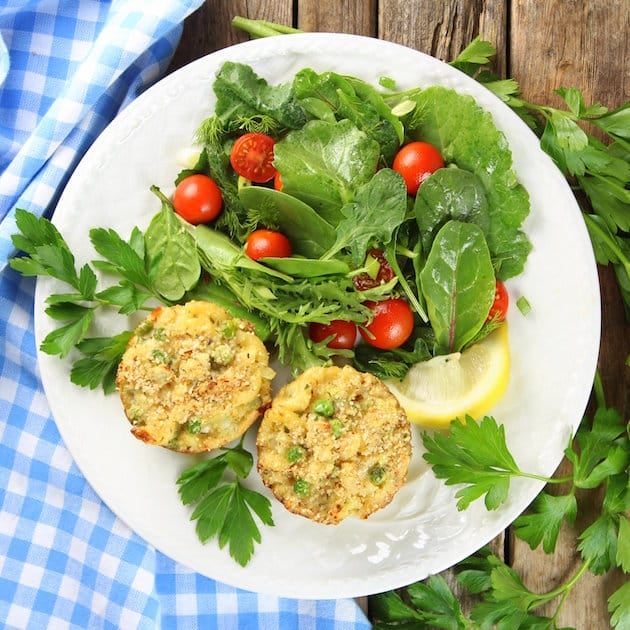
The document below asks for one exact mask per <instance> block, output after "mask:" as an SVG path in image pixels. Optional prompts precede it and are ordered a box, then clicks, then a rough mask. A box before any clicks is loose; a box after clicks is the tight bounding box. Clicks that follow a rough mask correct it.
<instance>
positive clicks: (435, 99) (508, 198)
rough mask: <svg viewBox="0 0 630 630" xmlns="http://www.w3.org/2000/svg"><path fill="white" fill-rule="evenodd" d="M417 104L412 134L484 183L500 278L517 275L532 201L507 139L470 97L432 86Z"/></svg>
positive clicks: (416, 97) (524, 251) (490, 243)
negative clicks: (526, 218)
mask: <svg viewBox="0 0 630 630" xmlns="http://www.w3.org/2000/svg"><path fill="white" fill-rule="evenodd" d="M410 98H411V97H410ZM413 99H414V100H415V101H416V109H415V112H414V114H413V116H412V120H411V121H410V122H409V124H408V128H407V132H408V134H409V135H410V136H411V137H413V138H418V139H422V140H425V141H427V142H430V143H431V144H434V145H435V146H437V147H438V148H439V149H440V151H441V152H442V155H443V156H444V160H445V161H446V162H447V163H454V164H456V165H457V166H459V167H460V168H462V169H465V170H467V171H471V172H472V173H474V174H475V175H477V177H478V178H479V179H480V180H481V182H482V184H483V187H484V188H485V191H486V196H487V199H488V210H489V214H490V228H489V230H488V237H487V240H488V247H489V248H490V252H491V254H492V259H493V260H494V261H495V266H496V271H497V276H498V277H499V278H501V279H503V280H505V279H507V278H511V277H513V276H516V275H518V274H519V273H521V271H523V267H524V265H525V260H526V259H527V256H528V254H529V252H530V251H531V243H530V242H529V240H528V239H527V237H526V235H525V234H524V233H523V232H522V231H521V229H520V227H521V225H522V223H523V221H524V219H525V217H526V216H527V215H528V214H529V196H528V194H527V191H526V190H525V188H524V187H523V186H522V185H521V184H519V183H518V181H517V179H516V173H515V172H514V170H513V166H512V154H511V152H510V149H509V147H508V144H507V140H506V139H505V136H504V135H503V133H502V132H501V131H500V130H499V129H497V127H496V126H495V125H494V122H493V120H492V116H491V115H490V114H489V113H488V112H486V111H484V110H483V109H482V108H481V107H479V105H477V103H475V101H474V99H473V98H472V97H471V96H466V95H462V94H458V93H457V92H456V91H455V90H452V89H449V88H445V87H442V86H431V87H428V88H426V89H422V90H419V91H418V92H417V93H416V94H415V95H413Z"/></svg>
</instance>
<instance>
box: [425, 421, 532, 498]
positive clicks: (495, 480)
mask: <svg viewBox="0 0 630 630" xmlns="http://www.w3.org/2000/svg"><path fill="white" fill-rule="evenodd" d="M422 442H423V444H424V447H425V448H426V450H427V452H426V453H424V455H423V457H424V459H425V460H426V461H427V462H428V463H429V464H431V466H432V468H433V473H434V474H435V476H436V477H437V478H438V479H445V480H446V484H447V485H456V484H462V485H463V487H462V488H460V489H459V490H458V491H457V493H456V494H455V496H456V497H457V498H458V499H459V500H458V502H457V508H458V509H459V510H465V509H466V508H467V507H468V506H469V505H470V504H471V503H472V502H473V501H474V500H476V499H478V498H480V497H481V496H484V495H485V499H484V502H485V505H486V508H488V509H489V510H494V509H496V508H498V507H499V506H500V505H501V504H502V503H504V502H505V500H506V499H507V495H508V491H509V488H510V477H512V476H514V475H521V476H522V475H523V474H524V473H522V472H521V470H520V469H519V467H518V466H517V464H516V462H515V461H514V458H513V457H512V455H511V454H510V452H509V450H508V448H507V444H506V442H505V429H504V428H503V426H502V425H500V424H497V422H496V420H495V419H494V418H491V417H489V416H486V417H484V418H483V419H482V420H481V421H480V422H477V421H475V420H474V418H471V417H470V416H467V417H466V419H465V421H464V422H462V421H461V420H459V419H457V420H454V421H453V422H451V425H450V427H449V430H448V433H447V434H442V433H435V434H434V435H433V436H430V435H429V434H428V433H426V432H425V433H423V434H422Z"/></svg>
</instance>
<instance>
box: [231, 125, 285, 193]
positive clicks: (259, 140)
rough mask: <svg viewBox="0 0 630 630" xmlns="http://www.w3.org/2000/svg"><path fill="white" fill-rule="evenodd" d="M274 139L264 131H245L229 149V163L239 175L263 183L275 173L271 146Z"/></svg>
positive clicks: (273, 143)
mask: <svg viewBox="0 0 630 630" xmlns="http://www.w3.org/2000/svg"><path fill="white" fill-rule="evenodd" d="M275 143H276V141H275V140H274V139H273V138H272V137H271V136H268V135H267V134H265V133H254V132H252V133H245V134H243V135H242V136H240V137H239V138H237V139H236V141H235V142H234V144H233V145H232V150H231V151H230V164H231V165H232V168H233V169H234V170H235V171H236V172H237V174H238V175H240V176H241V177H245V178H246V179H249V180H251V181H252V182H255V183H256V184H263V183H265V182H268V181H269V180H270V179H272V178H273V176H274V175H275V174H276V168H275V166H274V165H273V147H274V145H275Z"/></svg>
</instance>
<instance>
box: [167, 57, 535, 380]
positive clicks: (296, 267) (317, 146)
mask: <svg viewBox="0 0 630 630" xmlns="http://www.w3.org/2000/svg"><path fill="white" fill-rule="evenodd" d="M381 83H382V85H381V86H379V88H376V87H374V86H372V85H370V84H368V83H367V82H365V81H363V80H361V79H358V78H356V77H350V76H344V75H341V74H337V73H335V72H323V73H317V72H315V71H314V70H312V69H309V68H306V69H303V70H301V71H300V72H298V73H297V74H296V75H295V77H294V78H293V80H292V81H291V82H288V83H283V84H279V85H270V84H269V83H267V81H266V80H265V79H263V78H262V77H260V76H258V75H257V74H256V73H255V72H254V70H253V69H252V68H251V67H250V66H247V65H244V64H240V63H234V62H226V63H224V64H223V66H222V67H221V68H220V70H219V72H218V73H217V76H216V80H215V82H214V92H215V95H216V105H215V111H214V114H213V115H212V116H211V117H210V118H208V119H206V120H204V121H203V123H202V124H201V125H200V127H199V130H198V133H197V138H196V140H197V141H198V143H199V144H200V145H201V147H202V150H201V151H200V155H199V159H198V161H197V163H196V164H195V165H194V166H193V167H192V168H189V169H185V170H184V171H182V172H181V173H179V175H178V177H177V179H176V182H175V183H176V184H177V185H178V187H179V186H180V185H185V184H186V183H187V182H188V180H190V178H191V177H193V176H196V175H199V174H203V175H206V176H209V177H210V178H211V179H212V181H214V182H216V184H217V185H218V188H219V189H220V191H221V209H220V211H219V212H216V211H213V213H212V216H213V217H214V219H213V221H212V222H211V223H208V224H206V223H205V222H204V219H203V215H200V217H199V219H198V221H197V220H193V223H197V222H199V223H200V224H199V225H192V224H191V223H190V222H188V221H186V222H185V223H184V224H185V226H186V228H187V229H186V231H185V232H181V231H179V232H178V231H172V234H171V233H170V232H168V231H167V230H164V229H160V230H159V233H160V234H161V238H162V241H163V240H164V238H166V237H165V236H164V235H165V234H166V233H169V235H170V236H169V238H172V239H174V240H181V242H182V243H185V247H186V249H187V254H186V256H185V258H183V257H181V256H180V257H179V258H178V259H179V260H180V261H181V260H182V259H185V260H186V261H189V263H190V266H191V269H190V270H186V273H184V272H183V271H180V272H179V273H178V274H177V276H176V277H177V280H178V281H177V282H176V283H175V286H173V284H172V283H173V275H172V274H171V279H170V280H169V282H168V287H167V288H168V290H167V291H166V292H163V291H161V290H160V292H161V293H162V295H163V297H165V298H167V299H169V300H173V301H177V300H186V299H190V298H191V297H193V296H194V297H199V296H202V297H203V296H205V297H208V298H209V299H213V300H215V301H217V300H218V301H220V302H221V303H222V304H223V305H224V306H225V307H226V308H227V309H228V310H230V309H231V308H232V307H234V308H236V309H237V310H239V314H240V315H241V316H242V315H245V316H246V317H249V318H250V319H253V321H254V323H255V325H256V326H257V330H258V331H259V334H261V336H263V338H265V339H270V340H273V343H274V345H275V346H276V348H277V351H278V355H279V359H280V361H281V362H283V363H285V364H287V365H289V366H290V367H291V368H292V369H293V371H295V372H299V371H301V370H304V369H306V368H307V367H310V366H311V365H317V364H321V363H323V362H326V361H328V360H330V358H331V356H333V355H338V354H341V355H344V356H347V357H353V358H354V360H355V361H356V362H357V363H358V364H359V365H360V367H361V368H362V369H367V370H370V371H373V372H375V373H377V375H379V376H392V375H394V376H401V370H402V371H403V373H404V370H405V366H409V365H411V364H413V363H415V362H417V361H419V360H423V359H427V358H429V357H430V356H432V355H434V354H443V353H449V352H454V351H459V350H462V349H463V348H465V347H466V345H468V344H470V343H473V342H475V341H477V340H479V339H480V338H481V337H482V336H483V335H484V334H486V333H487V332H489V331H490V330H492V328H493V326H494V325H496V322H495V321H493V319H492V318H490V319H489V318H488V315H489V312H490V309H491V306H492V303H493V300H494V296H495V289H496V281H497V280H505V279H507V278H510V277H512V276H515V275H517V274H519V273H520V272H521V271H522V270H523V267H524V264H525V261H526V258H527V255H528V253H529V251H530V249H531V244H530V242H529V241H528V239H527V237H526V235H525V234H524V232H523V231H522V229H521V225H522V223H523V220H524V219H525V217H526V216H527V214H528V212H529V199H528V195H527V192H526V191H525V189H524V188H523V187H522V186H521V185H520V184H519V183H518V181H517V178H516V175H515V172H514V170H513V167H512V157H511V153H510V150H509V147H508V145H507V141H506V139H505V137H504V136H503V134H502V132H500V131H499V130H498V129H497V128H496V127H495V125H494V123H493V121H492V118H491V116H490V114H489V113H487V112H485V111H484V110H483V109H482V108H480V107H479V106H478V105H477V104H476V102H475V101H474V100H473V99H472V97H469V96H464V95H461V94H459V93H457V92H456V91H454V90H452V89H449V88H445V87H440V86H431V87H428V88H417V89H413V90H407V91H404V92H396V91H395V89H394V88H395V86H394V85H393V83H392V81H391V80H388V79H383V80H382V82H381ZM250 136H252V137H253V136H256V138H250ZM244 137H247V139H248V140H251V142H254V143H255V141H258V142H261V141H262V142H263V143H264V142H271V143H272V146H273V148H272V151H273V163H272V166H271V167H270V168H271V169H272V170H270V171H268V172H267V173H266V174H265V173H263V176H262V178H260V177H256V176H255V175H254V173H253V171H250V173H251V177H247V175H248V174H249V173H248V172H247V169H245V171H241V173H243V172H244V173H245V175H243V174H240V175H239V171H240V169H239V167H238V166H236V170H235V168H234V166H235V165H234V153H235V149H236V147H237V145H238V144H239V143H241V142H242V141H244ZM261 138H262V140H261ZM417 141H422V143H429V144H430V145H431V146H432V147H434V148H436V149H437V151H438V152H439V153H440V154H441V156H442V158H443V159H442V165H438V166H441V167H439V168H437V170H435V171H433V173H432V175H431V176H430V177H428V178H427V179H426V181H423V182H422V185H421V186H420V187H419V188H418V189H417V192H416V191H415V190H411V189H410V188H409V186H408V185H407V180H406V177H407V174H408V173H407V172H406V170H405V169H406V168H407V167H406V166H404V165H403V167H402V168H401V167H397V164H396V160H397V155H398V154H399V153H400V152H401V148H404V147H406V146H408V145H413V144H414V143H416V142H417ZM250 151H251V152H252V153H253V154H255V155H258V154H259V153H261V152H262V151H263V147H262V146H260V145H256V146H253V147H250ZM256 151H258V153H256ZM237 152H238V150H237ZM267 167H268V165H267ZM263 170H264V169H263ZM258 175H260V173H258ZM272 180H273V182H272ZM416 188H417V186H416ZM156 192H158V194H160V193H159V191H156ZM176 194H177V189H176ZM160 196H161V199H162V203H163V208H162V211H161V214H160V215H159V216H160V217H162V218H157V219H156V220H158V221H160V222H161V223H162V224H164V225H166V224H167V223H168V221H172V219H167V218H166V217H168V216H171V215H172V207H171V204H170V202H169V200H168V199H166V198H165V197H164V196H163V195H161V194H160ZM210 197H212V194H211V195H210ZM215 202H216V200H215ZM180 205H181V204H180ZM174 209H175V210H176V211H179V212H180V214H182V215H183V216H186V217H188V218H189V219H190V216H191V215H190V214H189V213H188V214H187V213H186V211H185V212H181V211H180V210H179V208H178V204H177V203H175V208H174ZM193 215H194V213H193ZM261 229H265V230H270V231H272V232H277V233H279V234H280V235H281V236H283V237H286V238H287V239H288V241H289V242H290V250H289V253H288V254H287V252H284V254H283V255H282V256H276V255H274V254H273V251H274V250H273V248H272V249H271V250H269V251H271V252H272V253H271V254H267V255H266V256H263V257H262V258H260V259H259V260H258V259H256V260H254V259H252V258H251V257H250V256H248V255H247V251H248V250H247V247H248V246H249V245H248V239H250V238H251V237H252V235H253V234H257V232H258V231H260V230H261ZM191 236H192V237H191ZM181 247H184V245H181V244H179V245H173V244H172V243H171V244H170V248H171V249H172V250H173V251H174V252H175V251H178V250H179V249H181ZM168 249H169V244H168V243H165V242H161V243H160V244H159V251H161V252H163V255H162V261H164V259H167V258H169V254H168ZM195 251H196V252H197V253H196V255H195V254H194V252H195ZM198 263H200V266H201V268H202V269H203V270H204V271H205V272H207V274H209V276H210V280H209V281H208V282H204V283H199V282H198V266H197V265H198ZM163 264H164V262H163ZM383 266H385V267H387V268H388V269H389V270H390V273H389V275H385V277H383V274H382V273H381V276H380V277H379V272H381V271H382V268H383ZM158 275H159V274H158ZM366 275H367V276H368V277H369V278H371V279H372V280H374V279H375V278H377V277H378V278H379V281H376V282H367V283H366V282H362V281H361V278H363V279H365V277H366ZM401 298H402V299H404V301H405V302H406V303H407V304H408V305H409V306H410V308H411V310H412V312H413V324H412V327H411V329H410V331H409V334H408V335H407V336H406V338H405V339H404V340H403V341H402V343H396V344H394V345H393V346H392V344H389V345H387V344H386V345H382V344H379V343H378V341H379V339H378V331H377V332H376V333H374V332H371V331H369V330H368V333H367V334H364V335H363V336H364V339H366V341H368V343H367V344H361V346H360V347H359V348H358V349H355V347H354V344H347V347H335V345H337V346H339V344H335V343H334V341H335V334H336V332H337V328H336V327H335V326H336V325H337V322H340V321H343V322H354V323H356V324H358V325H359V327H360V329H361V330H365V328H364V325H366V324H368V323H369V322H370V321H371V320H372V319H374V318H375V313H376V312H377V311H376V309H375V305H376V304H380V303H382V302H384V301H387V300H390V299H401ZM243 309H245V312H243ZM313 324H316V325H317V324H319V325H321V326H330V328H329V330H330V332H331V337H325V338H324V339H323V340H318V339H320V337H321V335H320V336H319V337H318V336H317V335H316V334H313V329H312V327H311V326H312V325H313ZM375 337H376V339H375ZM370 341H375V343H370ZM331 342H332V343H331ZM331 346H332V347H331ZM375 346H376V347H375ZM383 350H384V351H383Z"/></svg>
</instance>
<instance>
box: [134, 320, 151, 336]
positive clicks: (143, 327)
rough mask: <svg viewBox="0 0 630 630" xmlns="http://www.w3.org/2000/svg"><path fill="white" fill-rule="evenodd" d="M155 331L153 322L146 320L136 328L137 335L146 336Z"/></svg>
mask: <svg viewBox="0 0 630 630" xmlns="http://www.w3.org/2000/svg"><path fill="white" fill-rule="evenodd" d="M152 330H153V320H151V319H145V320H144V321H142V322H140V323H139V324H138V326H136V334H137V335H146V334H147V333H150V332H151V331H152Z"/></svg>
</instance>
